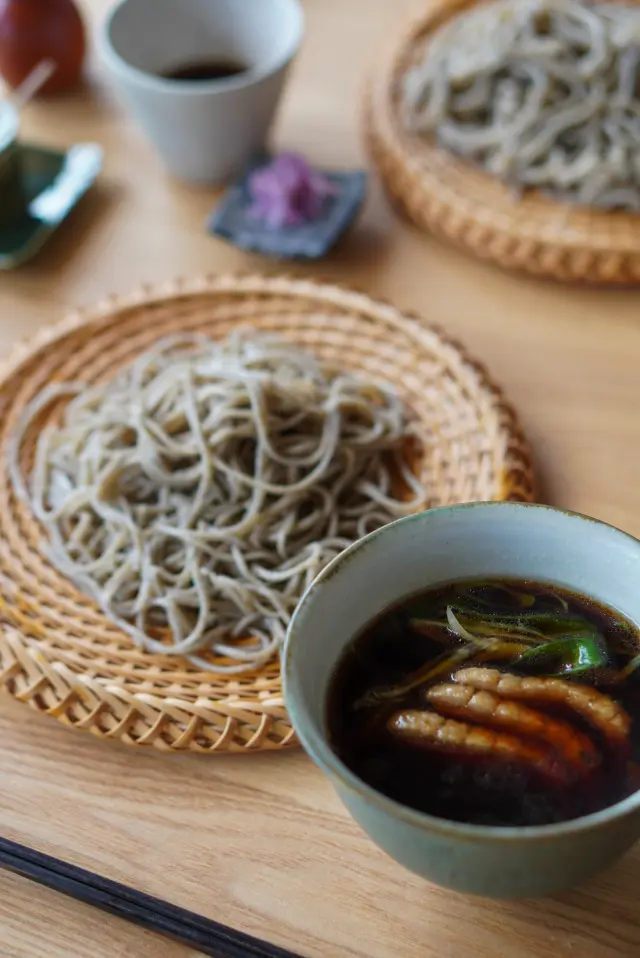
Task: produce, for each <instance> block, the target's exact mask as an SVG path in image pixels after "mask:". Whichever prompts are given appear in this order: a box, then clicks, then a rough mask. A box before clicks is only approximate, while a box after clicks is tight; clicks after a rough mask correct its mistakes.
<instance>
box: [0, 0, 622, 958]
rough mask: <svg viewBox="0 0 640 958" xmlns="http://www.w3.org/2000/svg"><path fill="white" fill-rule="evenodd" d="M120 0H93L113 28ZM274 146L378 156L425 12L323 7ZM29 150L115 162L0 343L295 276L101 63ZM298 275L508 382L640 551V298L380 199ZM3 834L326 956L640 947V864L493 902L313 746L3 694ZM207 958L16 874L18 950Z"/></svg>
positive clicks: (5, 881) (591, 956)
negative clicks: (503, 266)
mask: <svg viewBox="0 0 640 958" xmlns="http://www.w3.org/2000/svg"><path fill="white" fill-rule="evenodd" d="M107 6H108V4H107V3H106V0H86V2H85V12H86V14H87V19H88V20H89V21H90V22H91V24H92V27H96V26H97V24H98V22H99V21H100V20H101V19H102V16H103V15H104V11H105V10H106V8H107ZM305 6H306V12H307V18H308V22H307V37H306V40H305V44H304V48H303V50H302V53H301V56H300V58H299V60H298V62H297V63H296V66H295V69H294V72H293V76H292V79H291V83H290V86H289V89H288V91H287V96H286V100H285V102H284V104H283V109H282V111H281V114H280V119H279V122H278V126H277V130H276V136H275V139H276V142H277V144H278V145H279V146H280V147H283V148H289V149H295V150H300V151H302V152H304V153H305V154H307V155H308V156H309V158H311V159H312V160H313V161H314V162H316V163H317V164H319V165H326V166H334V165H335V166H338V167H347V168H349V167H356V166H359V165H363V164H365V163H366V162H367V161H366V157H365V155H364V152H363V147H362V140H361V132H360V123H359V96H360V93H361V89H362V83H363V78H364V75H365V72H366V69H367V68H368V66H370V64H371V63H372V62H375V51H376V48H377V45H378V44H379V43H380V42H381V41H383V40H384V39H385V37H386V34H387V33H388V31H389V29H390V28H392V27H393V25H394V23H396V22H397V21H398V20H400V19H401V18H402V17H405V16H406V15H407V14H408V13H410V12H411V11H412V10H413V9H415V8H416V7H418V6H419V0H393V2H390V0H307V2H306V4H305ZM24 136H25V138H27V139H33V140H37V141H39V142H41V143H47V144H54V145H60V146H62V145H65V144H69V143H71V142H73V141H77V140H96V141H98V142H100V143H101V144H102V145H103V146H104V148H105V151H106V162H105V169H104V173H103V175H102V177H101V181H100V184H99V187H98V188H97V189H96V190H95V191H94V192H93V193H92V194H91V195H89V196H87V197H86V198H85V200H84V201H83V203H82V204H81V206H80V207H79V209H78V210H77V211H76V213H75V214H74V215H73V216H72V217H71V219H70V220H69V222H68V223H66V224H65V225H64V227H63V228H62V229H61V230H60V233H59V235H58V236H57V237H56V238H55V240H53V241H52V242H51V243H50V245H49V246H48V248H46V249H45V250H43V251H42V253H41V255H40V256H39V257H38V258H37V259H36V260H34V261H33V262H32V263H31V264H29V265H27V266H25V267H24V268H22V269H20V270H19V271H17V272H15V273H11V274H6V275H4V276H2V278H1V279H0V349H2V350H6V349H7V348H8V347H9V346H10V345H11V343H12V342H13V341H14V340H15V339H16V338H18V337H21V336H24V335H25V334H28V333H29V332H31V331H34V330H36V329H37V328H38V327H40V326H42V325H44V324H46V323H50V322H52V321H53V320H55V319H57V318H58V317H60V316H61V315H62V314H64V313H65V311H66V310H68V309H69V308H71V307H73V306H76V305H84V304H89V303H91V302H93V301H94V300H96V299H99V298H102V297H103V296H104V295H105V294H106V293H108V292H111V291H115V292H125V291H127V290H129V289H131V288H133V287H136V286H138V285H139V284H140V283H142V282H158V281H162V280H166V279H169V278H171V277H173V276H175V275H176V274H179V275H192V274H196V273H201V272H203V271H204V272H215V271H228V270H239V269H241V270H247V269H251V270H263V271H267V272H270V273H273V272H276V271H277V266H276V265H275V264H273V263H271V262H269V261H263V260H258V259H257V258H253V257H248V256H246V255H244V254H241V253H240V252H238V251H236V250H234V249H232V248H230V247H229V246H227V245H225V244H224V243H223V242H221V241H218V240H215V239H213V238H211V237H210V236H208V235H207V234H206V233H205V231H204V227H203V224H204V221H205V218H206V216H207V213H208V211H209V209H210V208H211V206H212V204H213V202H214V200H215V194H214V193H212V192H208V191H201V190H190V189H187V188H185V187H183V186H180V185H178V184H176V183H173V182H171V181H169V180H168V179H167V178H166V177H165V174H164V173H163V170H162V168H161V166H160V164H159V161H158V160H157V158H156V157H155V155H154V154H153V152H152V151H151V149H150V148H149V147H148V145H147V144H146V142H145V140H144V139H143V138H142V136H141V134H140V133H139V132H138V130H137V129H136V128H135V126H133V125H132V123H130V122H129V120H128V119H127V118H126V116H125V115H124V114H123V112H122V110H121V108H120V107H119V106H118V104H117V103H116V101H115V99H114V97H113V95H112V93H111V91H110V89H109V87H108V85H107V83H106V82H105V78H104V76H103V75H102V73H101V71H100V69H99V66H98V64H97V63H95V62H92V63H91V69H90V78H89V81H88V84H87V87H86V89H85V90H83V91H82V92H81V93H79V94H76V95H74V96H71V97H69V98H66V99H61V100H56V101H52V102H37V103H34V104H32V105H31V106H29V108H28V110H27V111H26V113H25V117H24ZM289 271H290V272H295V273H297V274H303V273H304V274H306V275H310V276H318V277H323V278H330V279H332V280H336V281H339V282H346V283H349V284H352V285H356V286H359V287H361V288H364V289H366V290H367V291H369V292H370V293H372V294H373V295H380V296H382V297H385V298H388V299H391V300H393V301H394V302H395V303H397V304H398V305H399V306H402V307H406V308H409V309H413V310H416V311H418V312H420V313H422V314H423V315H424V316H425V317H428V318H429V319H430V320H434V321H436V322H438V323H440V324H442V325H443V326H444V327H446V328H447V329H448V330H449V331H450V332H451V333H452V334H453V335H455V336H457V337H459V338H461V339H462V340H464V342H465V343H466V344H467V346H468V348H469V349H470V350H471V351H473V353H475V355H476V356H477V357H478V358H479V359H481V360H482V361H483V362H485V363H486V365H487V366H488V367H489V369H490V371H491V372H492V374H493V375H494V377H495V378H496V379H497V380H498V381H500V382H501V383H502V385H503V386H504V387H505V389H506V391H507V393H508V395H509V397H510V398H511V400H512V401H513V403H514V404H515V406H516V407H517V409H518V411H519V413H520V415H521V417H522V421H523V423H524V425H525V427H526V430H527V433H528V435H529V437H530V440H531V443H532V446H533V450H534V455H535V460H536V464H537V467H538V470H539V476H540V479H541V497H542V498H544V499H545V500H547V501H550V502H553V503H554V504H557V505H561V506H567V507H570V508H573V509H576V510H579V511H584V512H587V513H590V514H592V515H594V516H597V517H599V518H602V519H605V520H607V521H609V522H612V523H615V524H616V525H619V526H621V527H623V528H625V529H627V530H628V531H629V532H631V533H635V534H637V535H640V419H639V418H638V412H637V407H636V403H637V402H638V358H639V357H640V293H639V292H610V291H602V290H600V291H594V290H590V289H586V288H563V287H560V286H555V285H550V284H543V283H539V282H535V281H532V280H528V279H523V278H521V277H516V276H510V275H505V274H502V273H500V272H499V271H497V270H495V269H493V268H490V267H488V266H485V265H483V264H481V263H478V262H475V261H473V260H471V259H469V258H468V257H466V256H465V255H463V254H461V253H458V252H456V251H455V250H452V249H450V248H447V247H445V246H441V245H439V244H438V243H437V242H435V241H434V240H432V239H430V238H428V237H425V236H423V235H420V234H419V233H417V232H416V231H415V230H413V229H412V228H411V227H409V226H407V225H406V224H404V223H402V222H400V221H399V220H398V219H397V218H396V217H395V215H393V214H392V212H391V210H390V208H389V206H388V205H387V203H386V201H385V200H384V198H383V197H382V195H381V192H380V190H379V187H378V185H377V183H376V182H375V181H374V182H373V183H372V186H371V191H370V197H369V200H368V202H367V205H366V209H365V211H364V214H363V216H362V218H361V220H360V222H359V224H358V226H357V228H356V229H355V230H354V231H353V232H352V233H351V235H350V236H349V237H348V238H347V239H346V240H345V241H344V242H343V243H341V244H340V246H339V247H338V248H337V249H336V250H335V252H334V253H332V254H331V256H330V257H329V258H327V259H326V260H325V261H323V262H321V263H320V264H317V265H313V266H311V267H302V266H292V267H290V268H289ZM0 743H1V744H0V834H1V835H2V836H4V837H6V838H10V839H14V840H16V841H19V842H23V843H25V844H29V845H32V846H34V847H36V848H38V849H40V850H42V851H44V852H47V853H49V854H52V855H56V856H58V857H61V858H64V859H66V860H68V861H70V862H73V863H75V864H78V865H81V866H84V867H85V868H89V869H92V870H94V871H97V872H99V873H101V874H103V875H105V876H107V877H110V878H113V879H116V880H119V881H123V882H126V883H128V884H130V885H133V886H135V887H137V888H139V889H141V890H143V891H146V892H148V893H151V894H154V895H157V896H160V897H163V898H166V899H168V900H169V901H171V902H173V903H175V904H178V905H182V906H183V907H186V908H189V909H191V910H194V911H197V912H200V913H202V914H204V915H206V916H209V917H211V918H215V919H217V920H219V921H222V922H225V923H227V924H229V925H232V926H235V927H237V928H240V929H242V930H244V931H247V932H249V933H252V934H254V935H258V936H260V937H265V938H268V939H269V940H271V941H273V942H277V943H279V944H281V945H284V946H286V947H288V948H290V949H291V950H293V951H295V952H298V953H300V954H301V955H306V956H316V958H320V956H322V958H331V956H336V958H337V956H347V955H349V956H362V958H365V956H366V958H495V956H498V955H500V956H505V958H578V956H579V958H613V956H629V958H631V956H638V955H640V907H639V905H640V892H639V888H640V849H637V850H635V851H633V852H632V853H630V854H629V855H627V856H626V857H625V858H624V859H623V860H622V861H621V862H620V863H619V864H618V865H617V866H616V867H615V868H613V869H612V870H610V871H609V872H608V873H606V874H604V875H603V876H602V877H600V878H599V879H598V880H596V881H593V882H591V883H589V884H588V885H586V886H585V887H583V888H581V889H579V890H577V891H574V892H572V893H570V894H565V895H562V896H560V897H556V898H552V899H547V900H542V901H538V902H524V903H523V902H519V903H489V904H487V903H483V902H480V901H477V900H472V899H469V898H465V897H462V896H459V895H456V894H453V893H450V892H447V891H443V890H440V889H437V888H434V887H432V886H430V885H428V884H426V883H425V882H423V881H421V880H420V879H418V878H416V877H414V876H412V875H410V874H409V873H408V872H406V871H404V870H403V869H402V868H400V866H397V865H395V864H394V863H393V862H392V861H391V860H389V859H388V858H387V857H385V855H384V854H383V853H382V852H380V851H378V850H377V849H376V848H375V847H374V846H373V845H372V844H371V842H370V841H369V840H368V839H367V838H366V836H365V835H364V834H363V833H362V832H361V831H360V829H359V828H358V827H357V826H356V825H355V824H354V823H353V822H352V821H351V820H350V819H349V817H348V816H347V813H346V812H345V811H344V810H343V808H342V806H341V805H340V804H339V802H338V799H337V798H336V797H335V795H334V794H333V791H332V789H331V787H330V785H329V783H328V782H327V781H326V780H325V779H324V778H323V776H322V775H321V773H320V772H319V771H317V770H316V769H315V768H314V766H312V764H311V762H310V761H309V760H308V759H307V758H306V757H305V756H304V755H303V754H302V753H301V752H298V751H294V752H291V753H286V754H285V753H283V754H263V755H253V756H251V755H249V756H239V757H224V756H213V757H207V758H198V757H187V756H184V757H180V756H178V757H176V756H174V757H170V756H166V755H163V754H160V753H156V752H154V751H145V750H135V751H134V750H132V749H127V748H126V747H125V746H121V745H117V744H111V743H105V742H100V741H98V740H96V739H94V738H92V737H90V736H88V735H85V734H82V733H79V732H72V731H68V730H66V729H65V728H63V727H62V726H60V725H58V724H57V723H56V722H54V721H53V720H50V719H46V718H44V717H41V716H39V715H36V714H35V713H33V712H31V711H30V710H28V709H27V708H26V707H24V706H21V705H19V704H17V703H15V702H13V701H11V700H10V699H9V698H8V697H3V698H2V699H0ZM188 954H191V955H193V954H194V953H193V952H189V950H188V949H186V948H183V947H181V946H179V945H176V944H173V943H171V942H165V941H163V940H162V939H159V938H156V937H155V936H153V935H151V934H147V933H145V932H143V931H141V930H139V929H137V928H134V927H133V926H127V925H125V924H123V923H121V922H120V921H119V920H117V919H115V918H110V917H107V916H104V915H101V914H98V913H97V912H94V911H92V910H91V909H90V908H88V907H87V906H84V905H80V904H76V903H74V902H72V901H70V900H67V899H64V898H62V897H60V896H58V895H57V894H55V893H53V892H50V891H47V890H44V889H40V888H38V887H37V886H32V885H30V884H29V883H27V882H26V881H25V880H23V879H18V878H14V877H12V876H10V875H8V874H2V873H0V955H1V956H3V958H7V956H11V958H107V956H109V958H114V956H133V955H135V956H137V958H146V956H149V958H152V956H153V958H186V956H187V955H188Z"/></svg>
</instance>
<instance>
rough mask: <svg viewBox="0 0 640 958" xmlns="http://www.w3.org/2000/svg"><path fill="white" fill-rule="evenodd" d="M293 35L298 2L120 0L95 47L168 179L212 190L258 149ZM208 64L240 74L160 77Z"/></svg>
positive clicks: (299, 22)
mask: <svg viewBox="0 0 640 958" xmlns="http://www.w3.org/2000/svg"><path fill="white" fill-rule="evenodd" d="M303 29H304V21H303V16H302V10H301V7H300V4H299V2H298V0H120V2H119V3H118V4H117V5H116V6H115V8H114V9H113V10H112V11H111V13H110V15H109V17H108V18H107V21H106V23H105V25H104V28H103V30H102V32H101V35H100V38H99V47H100V51H101V55H102V59H103V60H104V62H105V63H106V65H107V67H108V69H109V70H110V72H111V75H112V77H113V80H114V82H115V85H116V87H117V89H118V91H119V94H120V97H121V98H122V100H123V102H124V103H125V105H126V106H127V107H128V109H129V111H130V112H131V114H132V115H133V116H134V117H135V118H136V119H137V121H138V122H139V124H140V126H141V127H142V128H143V130H144V131H145V132H146V134H147V136H148V138H149V139H150V140H151V141H152V143H153V144H154V145H155V147H156V149H157V150H158V152H159V154H160V156H161V157H162V159H163V160H164V163H165V165H166V166H167V168H168V170H169V171H170V173H172V174H173V175H174V176H176V177H178V178H179V179H182V180H186V181H189V182H192V183H195V184H203V185H209V184H210V185H216V184H220V183H222V182H225V181H226V180H228V179H229V178H230V177H232V176H234V175H236V174H237V173H238V172H240V170H241V169H242V167H243V166H244V165H245V163H246V162H247V160H248V159H249V158H250V156H251V154H252V153H254V152H255V151H257V150H259V149H260V148H262V147H263V146H264V145H265V141H266V139H267V135H268V132H269V128H270V126H271V123H272V120H273V117H274V114H275V111H276V107H277V105H278V101H279V99H280V94H281V92H282V88H283V84H284V81H285V78H286V75H287V71H288V68H289V65H290V63H291V61H292V59H293V57H294V55H295V53H296V51H297V49H298V47H299V45H300V41H301V39H302V35H303ZM216 60H220V61H222V60H226V61H229V60H231V61H234V62H239V63H240V64H242V65H243V66H246V67H247V69H246V70H244V71H243V72H242V73H238V74H236V75H234V76H230V77H225V78H222V79H214V80H174V79H167V78H166V77H163V76H162V74H166V73H168V72H170V71H172V70H175V69H178V68H180V67H184V66H185V65H187V64H190V63H196V62H203V61H209V62H211V61H216Z"/></svg>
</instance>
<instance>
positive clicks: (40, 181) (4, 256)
mask: <svg viewBox="0 0 640 958" xmlns="http://www.w3.org/2000/svg"><path fill="white" fill-rule="evenodd" d="M20 149H21V161H22V178H23V184H24V191H25V194H26V200H27V205H26V208H25V210H24V213H22V214H21V215H20V217H19V218H18V219H17V220H16V221H15V222H13V223H11V225H10V226H3V227H1V228H0V269H13V268H14V267H15V266H20V265H21V264H22V263H24V262H26V261H27V260H28V259H30V258H31V257H32V256H34V255H35V253H37V252H38V250H39V249H40V247H41V246H42V245H43V243H45V242H46V240H47V239H48V238H49V236H50V235H51V234H52V233H53V232H54V230H55V229H56V228H57V227H58V226H59V225H60V223H61V222H62V221H63V220H64V219H65V217H66V216H68V214H69V213H70V212H71V210H72V209H73V207H74V206H75V205H76V203H77V202H78V200H79V199H80V197H81V196H83V195H84V194H85V193H86V191H87V190H88V189H89V187H90V186H91V184H92V183H93V182H94V180H95V178H96V176H97V175H98V173H99V172H100V168H101V166H102V149H101V148H100V147H99V146H97V145H96V144H95V143H77V144H76V145H75V146H72V147H70V149H68V150H67V151H57V150H49V149H45V148H44V147H39V146H34V145H32V144H26V143H25V144H22V145H21V147H20Z"/></svg>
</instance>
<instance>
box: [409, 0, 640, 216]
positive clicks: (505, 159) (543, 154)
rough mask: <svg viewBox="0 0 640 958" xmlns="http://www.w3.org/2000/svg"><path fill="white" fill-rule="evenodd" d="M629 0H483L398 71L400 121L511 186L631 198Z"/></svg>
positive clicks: (637, 32)
mask: <svg viewBox="0 0 640 958" xmlns="http://www.w3.org/2000/svg"><path fill="white" fill-rule="evenodd" d="M639 65H640V10H638V9H633V8H632V7H631V8H629V7H625V6H620V5H613V4H609V5H597V6H591V5H589V4H586V3H582V2H579V0H494V2H491V3H487V4H481V5H479V6H478V7H474V8H473V9H471V10H469V11H467V12H465V13H462V14H460V15H458V16H457V17H455V18H454V19H452V20H451V22H449V23H448V24H447V25H445V26H444V27H443V28H442V29H441V30H439V31H438V32H437V34H435V35H434V38H433V42H431V43H429V45H428V47H427V49H426V52H425V54H424V57H423V59H422V61H421V62H419V63H418V64H416V65H415V66H414V67H412V68H411V69H410V70H409V71H408V73H407V74H406V76H405V78H404V117H405V122H406V125H407V128H408V129H410V130H411V131H413V132H416V133H419V134H425V135H429V136H435V137H436V139H437V141H438V143H439V144H441V145H442V146H443V147H444V148H445V149H447V150H449V151H450V152H451V153H455V154H457V155H458V156H461V157H463V158H465V159H467V160H470V161H472V162H473V163H476V164H479V165H481V166H482V167H484V168H485V169H486V170H487V171H488V172H489V173H491V174H493V175H494V176H496V177H498V178H500V179H502V180H505V181H506V182H507V183H509V184H512V185H513V186H514V187H515V188H516V190H518V191H520V190H522V189H526V188H529V187H533V188H537V189H539V190H541V191H544V192H546V193H548V194H550V195H551V196H553V197H554V198H557V199H561V200H564V201H569V202H574V203H579V204H582V205H586V206H593V207H601V208H604V209H626V210H640V99H639V97H638V93H639V91H640V79H639V71H638V67H639Z"/></svg>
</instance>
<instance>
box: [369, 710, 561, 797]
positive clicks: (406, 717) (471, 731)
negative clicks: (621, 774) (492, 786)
mask: <svg viewBox="0 0 640 958" xmlns="http://www.w3.org/2000/svg"><path fill="white" fill-rule="evenodd" d="M387 728H388V729H389V731H390V732H391V734H392V735H395V736H396V737H397V738H400V739H403V740H404V741H406V742H409V743H411V744H414V745H418V746H420V747H422V748H427V749H431V750H432V751H441V752H448V753H450V754H454V755H455V754H457V755H460V756H461V757H467V758H472V757H477V758H487V759H498V760H500V761H504V762H511V763H513V764H516V765H520V766H522V767H524V768H525V769H527V770H528V771H532V772H534V773H536V774H537V775H539V776H540V777H542V778H543V779H545V780H546V781H547V782H549V783H551V784H552V785H556V786H558V785H565V784H566V783H567V779H568V775H567V769H566V767H565V765H564V763H563V762H562V761H560V759H559V758H558V756H557V754H556V753H555V752H554V751H553V750H552V749H549V748H546V747H545V746H543V745H539V744H537V743H536V742H527V741H525V740H524V739H521V738H518V736H516V735H509V734H508V733H506V732H498V731H495V730H494V729H490V728H482V727H481V726H479V725H469V724H468V723H467V722H457V721H455V720H454V719H447V718H444V717H443V716H442V715H438V714H437V713H436V712H426V711H425V712H422V711H419V710H416V709H410V710H406V711H402V712H396V714H395V715H393V716H392V717H391V718H390V719H389V722H388V724H387Z"/></svg>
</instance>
